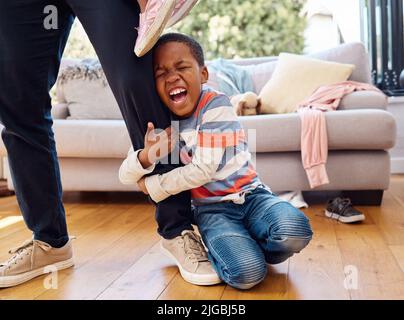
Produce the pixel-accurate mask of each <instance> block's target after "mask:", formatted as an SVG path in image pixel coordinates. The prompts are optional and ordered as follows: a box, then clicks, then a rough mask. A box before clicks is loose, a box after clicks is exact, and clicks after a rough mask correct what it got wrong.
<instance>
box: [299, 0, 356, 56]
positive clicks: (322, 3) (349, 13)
mask: <svg viewBox="0 0 404 320" xmlns="http://www.w3.org/2000/svg"><path fill="white" fill-rule="evenodd" d="M305 11H306V13H307V16H308V26H307V29H306V31H305V42H306V48H305V53H310V52H315V51H321V50H324V49H328V48H330V47H333V46H336V45H338V44H339V40H340V36H339V33H338V28H339V30H340V32H341V35H342V38H343V39H344V41H345V42H356V41H361V19H360V0H308V2H307V5H306V8H305Z"/></svg>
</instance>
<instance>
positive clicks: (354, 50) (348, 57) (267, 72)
mask: <svg viewBox="0 0 404 320" xmlns="http://www.w3.org/2000/svg"><path fill="white" fill-rule="evenodd" d="M306 56H307V57H311V58H315V59H320V60H324V61H334V62H339V63H348V64H353V65H355V69H354V70H353V72H352V74H351V76H350V77H349V79H348V80H353V81H358V82H365V83H371V73H370V66H369V57H368V54H367V52H366V48H365V46H364V45H363V44H362V43H360V42H352V43H346V44H342V45H340V46H337V47H335V48H330V49H327V50H324V51H320V52H315V53H311V54H308V55H306ZM234 63H235V64H238V65H241V66H243V68H244V69H245V70H247V71H248V72H249V73H250V74H251V75H252V78H253V82H254V86H255V92H257V93H258V92H260V91H261V90H262V88H263V87H264V86H265V84H266V83H267V82H268V80H269V79H270V78H271V77H272V74H273V73H274V71H275V68H276V66H277V64H278V57H264V58H250V59H240V60H234ZM213 77H214V75H213Z"/></svg>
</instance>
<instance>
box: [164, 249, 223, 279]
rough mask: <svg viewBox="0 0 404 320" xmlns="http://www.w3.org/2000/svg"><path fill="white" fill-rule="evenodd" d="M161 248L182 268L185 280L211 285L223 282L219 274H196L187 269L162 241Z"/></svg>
mask: <svg viewBox="0 0 404 320" xmlns="http://www.w3.org/2000/svg"><path fill="white" fill-rule="evenodd" d="M160 249H161V251H162V252H163V253H164V254H165V255H166V256H167V257H169V258H170V259H172V260H173V261H174V262H175V264H176V265H177V267H178V269H180V273H181V276H182V277H183V278H184V280H185V281H187V282H189V283H192V284H196V285H198V286H211V285H214V284H219V283H221V282H222V280H220V278H219V277H218V275H217V274H216V273H215V274H203V275H201V274H195V273H192V272H189V271H187V270H185V269H184V268H183V267H182V266H181V264H180V263H179V261H178V260H177V259H176V258H175V257H174V255H173V254H172V253H171V252H170V251H168V250H167V249H166V248H164V247H163V244H162V243H161V242H160Z"/></svg>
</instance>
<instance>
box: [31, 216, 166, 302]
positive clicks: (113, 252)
mask: <svg viewBox="0 0 404 320" xmlns="http://www.w3.org/2000/svg"><path fill="white" fill-rule="evenodd" d="M121 218H123V221H120V227H119V226H118V227H117V226H116V222H117V220H118V219H115V220H112V221H111V225H112V227H111V230H108V231H106V230H105V226H104V228H99V230H97V231H98V232H94V231H93V232H92V233H91V235H92V236H93V237H94V239H93V241H92V242H89V241H88V239H86V243H87V247H86V249H85V250H83V251H85V253H84V254H83V251H81V252H80V251H78V252H76V256H78V258H79V259H80V257H81V258H82V259H85V260H86V263H84V264H81V263H80V261H79V264H78V266H77V267H75V268H74V269H70V270H67V272H68V273H69V277H68V278H64V279H62V280H61V281H60V282H59V288H58V289H57V290H48V291H46V292H44V293H43V294H41V295H40V296H39V297H38V299H41V300H42V299H79V300H81V299H96V298H97V297H98V296H99V295H100V294H101V293H102V292H103V291H105V290H106V289H107V288H108V287H109V286H110V285H111V284H112V283H113V282H114V281H115V280H116V279H117V278H119V277H120V276H121V275H122V274H123V273H124V272H125V271H126V270H127V269H128V268H130V267H131V266H132V265H133V264H134V263H135V262H136V261H137V260H139V259H140V258H141V257H142V256H143V255H144V254H145V253H146V252H147V251H148V250H149V249H150V248H151V247H152V246H153V245H154V244H155V243H156V242H157V241H158V235H157V233H156V226H155V222H154V217H153V215H140V214H139V212H133V211H131V210H130V211H128V212H127V213H125V214H124V215H123V216H122V217H121ZM119 220H122V219H119ZM114 224H115V226H114ZM111 237H112V238H115V239H114V240H113V239H111ZM78 240H79V239H78ZM95 241H98V242H101V243H102V242H103V241H106V242H105V243H106V244H107V247H106V248H105V249H104V250H102V251H101V252H97V253H96V255H95V256H94V255H92V254H91V252H89V250H93V248H91V247H89V246H88V244H91V243H94V242H95ZM89 255H90V259H89Z"/></svg>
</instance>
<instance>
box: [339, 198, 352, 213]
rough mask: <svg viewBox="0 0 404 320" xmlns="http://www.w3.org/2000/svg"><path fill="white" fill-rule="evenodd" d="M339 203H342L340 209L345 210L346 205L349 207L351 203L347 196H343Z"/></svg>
mask: <svg viewBox="0 0 404 320" xmlns="http://www.w3.org/2000/svg"><path fill="white" fill-rule="evenodd" d="M340 203H341V204H342V210H343V211H345V209H346V208H347V207H350V206H351V205H352V202H351V199H349V198H343V199H341V201H340Z"/></svg>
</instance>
